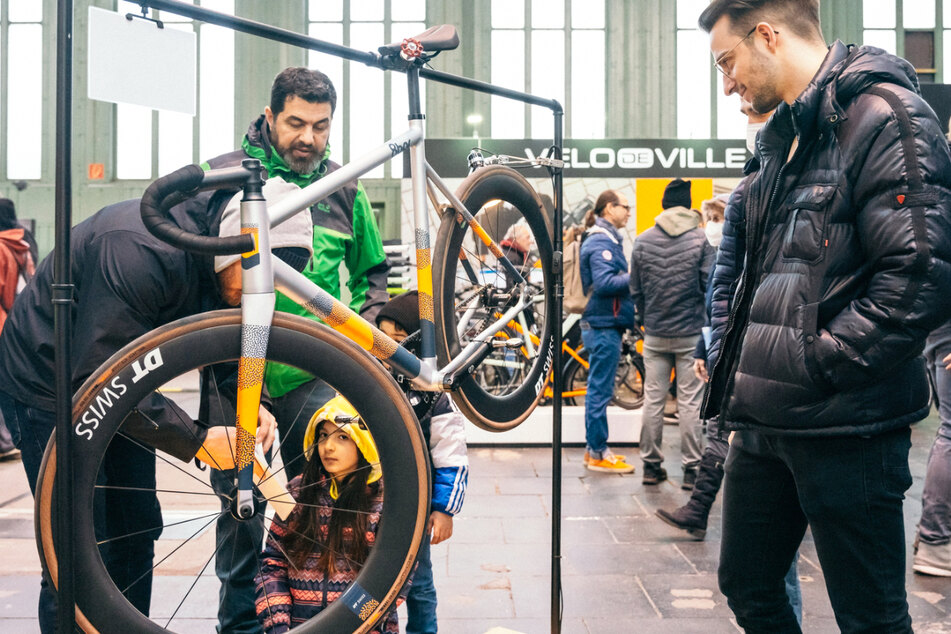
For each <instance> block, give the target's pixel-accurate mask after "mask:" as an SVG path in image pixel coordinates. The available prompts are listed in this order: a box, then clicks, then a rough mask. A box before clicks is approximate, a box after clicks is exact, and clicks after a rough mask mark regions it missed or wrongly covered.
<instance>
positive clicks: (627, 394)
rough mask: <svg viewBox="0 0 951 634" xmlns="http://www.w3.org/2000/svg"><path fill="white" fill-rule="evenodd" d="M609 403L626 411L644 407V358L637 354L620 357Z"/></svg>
mask: <svg viewBox="0 0 951 634" xmlns="http://www.w3.org/2000/svg"><path fill="white" fill-rule="evenodd" d="M611 402H612V403H614V404H615V405H618V406H620V407H623V408H624V409H628V410H631V409H638V408H639V407H641V406H642V405H644V357H642V356H641V355H640V354H638V353H637V352H631V353H630V354H627V355H624V354H622V355H621V362H620V363H619V364H618V372H617V376H616V377H615V380H614V398H613V399H612V400H611Z"/></svg>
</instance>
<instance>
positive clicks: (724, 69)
mask: <svg viewBox="0 0 951 634" xmlns="http://www.w3.org/2000/svg"><path fill="white" fill-rule="evenodd" d="M757 26H759V25H758V24H756V25H754V26H753V28H752V29H750V32H749V33H747V34H746V37H744V38H743V39H742V40H740V41H739V42H737V43H736V44H734V45H733V48H731V49H730V50H728V51H727V52H726V53H724V54H723V55H721V56H720V57H718V58H716V59H715V60H714V61H713V66H714V67H715V68H716V69H717V70H718V71H720V72H721V73H723V74H724V75H726V76H727V77H730V76H731V75H732V74H733V62H732V61H731V62H730V63H729V64H726V63H725V61H724V60H726V58H727V57H729V56H730V53H732V52H733V51H735V50H736V47H737V46H739V45H740V44H742V43H743V42H745V41H746V40H748V39H749V37H750V36H751V35H753V33H754V32H755V31H756V27H757Z"/></svg>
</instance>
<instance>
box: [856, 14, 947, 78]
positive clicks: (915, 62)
mask: <svg viewBox="0 0 951 634" xmlns="http://www.w3.org/2000/svg"><path fill="white" fill-rule="evenodd" d="M941 4H944V5H945V6H944V7H943V8H942V6H941ZM939 17H941V18H942V24H943V25H949V24H951V23H949V18H951V3H941V2H939V1H938V0H864V1H863V3H862V27H863V31H862V40H863V43H864V44H867V45H871V46H877V47H879V48H882V49H885V50H886V51H888V52H889V53H893V54H895V55H898V56H899V57H903V58H905V59H906V60H908V61H909V62H910V63H911V65H912V66H914V68H915V72H917V73H918V80H919V81H920V82H922V83H932V82H935V81H937V80H938V76H939V69H938V63H937V62H938V59H937V51H938V50H939V49H938V47H939V46H940V45H941V44H942V43H943V44H944V51H945V54H944V60H943V62H944V63H943V67H944V68H947V67H948V65H947V64H948V62H949V61H951V57H949V53H948V45H947V44H948V43H951V40H949V39H948V34H949V31H947V30H944V29H943V28H939V25H938V18H939ZM939 38H940V39H941V40H942V41H941V42H939Z"/></svg>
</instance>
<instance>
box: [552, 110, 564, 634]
mask: <svg viewBox="0 0 951 634" xmlns="http://www.w3.org/2000/svg"><path fill="white" fill-rule="evenodd" d="M553 114H554V116H555V148H554V156H553V157H552V158H556V159H559V160H561V153H562V145H563V143H564V138H563V131H562V125H563V121H564V117H565V115H564V111H562V109H561V106H560V105H559V107H558V109H557V110H555V111H554V113H553ZM552 185H553V189H554V195H555V218H554V222H553V226H554V233H555V235H554V236H552V238H553V240H554V242H555V257H554V259H553V266H554V268H555V270H554V271H553V273H554V278H555V308H554V310H553V311H552V312H553V315H552V319H554V320H555V321H554V323H553V324H552V326H553V327H552V334H553V336H554V341H552V347H553V348H554V354H553V355H552V365H551V368H552V369H551V371H552V382H551V391H552V394H553V395H554V396H553V397H552V412H551V418H552V421H551V422H552V425H551V631H552V634H558V633H559V632H561V393H562V391H563V389H564V386H563V385H562V384H563V380H562V378H563V377H562V376H561V372H562V370H561V366H562V363H561V362H562V358H561V341H562V337H563V336H564V333H563V332H562V322H561V312H562V295H563V293H564V288H563V286H562V284H563V282H562V268H563V266H562V262H563V260H562V249H563V248H564V245H563V244H562V235H561V234H562V218H563V215H564V211H563V210H564V205H565V201H564V182H563V176H562V170H561V169H557V170H555V173H554V176H553V178H552Z"/></svg>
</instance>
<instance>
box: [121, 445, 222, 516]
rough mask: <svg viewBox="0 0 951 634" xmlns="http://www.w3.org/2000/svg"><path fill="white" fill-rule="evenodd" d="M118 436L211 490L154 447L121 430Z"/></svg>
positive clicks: (205, 483)
mask: <svg viewBox="0 0 951 634" xmlns="http://www.w3.org/2000/svg"><path fill="white" fill-rule="evenodd" d="M116 436H121V437H122V438H125V439H126V440H128V441H129V442H131V443H132V444H134V445H136V446H137V447H139V448H140V449H142V450H143V451H147V452H149V453H152V454H154V455H155V457H156V458H158V459H159V460H161V461H162V462H164V463H165V464H167V465H169V466H170V467H172V468H173V469H175V470H176V471H181V472H182V473H184V474H185V475H187V476H188V477H189V478H191V479H192V480H194V481H195V482H198V483H199V484H201V485H202V486H203V487H208V488H211V485H210V484H208V483H207V482H204V481H203V480H201V479H200V478H198V477H197V476H195V474H193V473H189V472H188V471H185V469H183V468H182V467H180V466H179V465H177V464H175V463H174V462H172V461H170V460H169V459H168V458H166V457H165V456H164V455H162V454H161V453H159V452H157V451H154V449H153V448H152V447H149V446H148V445H145V444H143V443H141V442H139V441H138V440H136V439H135V438H133V437H131V436H129V435H128V434H126V433H124V432H123V431H122V430H121V429H120V430H119V431H117V432H116ZM229 499H230V498H229Z"/></svg>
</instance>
